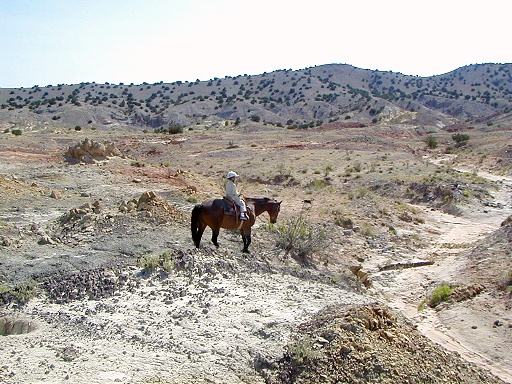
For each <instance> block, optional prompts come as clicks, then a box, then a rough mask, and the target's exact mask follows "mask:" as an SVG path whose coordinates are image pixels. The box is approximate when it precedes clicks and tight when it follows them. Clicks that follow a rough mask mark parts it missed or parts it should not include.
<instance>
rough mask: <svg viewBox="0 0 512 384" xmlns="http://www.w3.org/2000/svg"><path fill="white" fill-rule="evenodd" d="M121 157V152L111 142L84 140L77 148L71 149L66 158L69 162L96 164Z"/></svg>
mask: <svg viewBox="0 0 512 384" xmlns="http://www.w3.org/2000/svg"><path fill="white" fill-rule="evenodd" d="M114 156H121V152H120V151H119V150H118V149H117V148H116V147H115V145H114V143H111V142H106V141H105V142H102V143H100V142H97V141H94V140H91V139H84V140H82V141H81V142H80V143H78V144H76V145H75V146H72V147H69V148H68V150H67V152H66V154H65V157H66V159H67V160H68V161H69V162H83V163H88V164H90V163H94V162H95V161H101V160H105V159H107V158H109V157H114Z"/></svg>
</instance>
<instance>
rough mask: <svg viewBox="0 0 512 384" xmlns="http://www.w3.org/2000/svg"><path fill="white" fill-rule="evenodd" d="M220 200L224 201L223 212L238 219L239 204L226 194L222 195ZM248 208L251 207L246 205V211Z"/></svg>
mask: <svg viewBox="0 0 512 384" xmlns="http://www.w3.org/2000/svg"><path fill="white" fill-rule="evenodd" d="M242 199H243V198H242ZM222 201H223V202H224V213H225V214H226V215H229V216H235V217H236V218H237V220H238V218H239V217H240V206H239V205H238V204H237V203H236V201H235V200H233V199H232V198H230V197H228V196H223V198H222ZM250 210H251V209H250V208H249V207H247V212H249V211H250Z"/></svg>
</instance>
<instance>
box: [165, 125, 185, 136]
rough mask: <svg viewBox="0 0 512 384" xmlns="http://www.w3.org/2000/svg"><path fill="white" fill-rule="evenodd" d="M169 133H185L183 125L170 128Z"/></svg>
mask: <svg viewBox="0 0 512 384" xmlns="http://www.w3.org/2000/svg"><path fill="white" fill-rule="evenodd" d="M168 131H169V133H170V134H172V135H175V134H177V133H183V127H182V126H181V125H172V126H170V127H169V129H168Z"/></svg>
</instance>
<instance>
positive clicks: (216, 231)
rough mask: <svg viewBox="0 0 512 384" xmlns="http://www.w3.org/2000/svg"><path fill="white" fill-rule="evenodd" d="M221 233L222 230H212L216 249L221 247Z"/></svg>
mask: <svg viewBox="0 0 512 384" xmlns="http://www.w3.org/2000/svg"><path fill="white" fill-rule="evenodd" d="M219 232H220V228H215V229H213V228H212V243H213V244H214V245H215V246H216V247H218V246H219V243H218V241H217V239H218V238H219Z"/></svg>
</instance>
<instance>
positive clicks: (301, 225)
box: [274, 215, 326, 262]
mask: <svg viewBox="0 0 512 384" xmlns="http://www.w3.org/2000/svg"><path fill="white" fill-rule="evenodd" d="M274 232H275V235H276V247H277V248H280V249H284V250H285V251H286V253H287V254H289V255H291V256H292V257H293V258H294V259H296V260H298V261H302V262H307V258H308V257H310V256H311V255H312V254H313V253H314V251H315V249H318V248H321V247H322V244H323V242H324V241H325V238H326V236H325V232H324V231H323V229H321V228H319V227H318V226H315V225H313V224H311V223H310V222H309V221H308V220H307V219H306V218H305V217H304V216H303V215H299V216H298V217H296V218H292V219H288V220H285V221H284V222H283V223H282V224H280V225H278V226H276V227H274Z"/></svg>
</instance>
